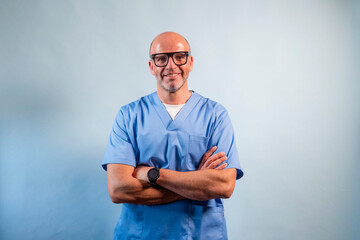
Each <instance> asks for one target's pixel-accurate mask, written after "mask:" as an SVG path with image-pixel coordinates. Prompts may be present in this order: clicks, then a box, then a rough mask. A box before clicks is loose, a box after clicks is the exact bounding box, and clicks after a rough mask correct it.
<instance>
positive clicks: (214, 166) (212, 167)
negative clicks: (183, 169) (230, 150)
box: [207, 156, 227, 169]
mask: <svg viewBox="0 0 360 240" xmlns="http://www.w3.org/2000/svg"><path fill="white" fill-rule="evenodd" d="M226 159H227V157H226V156H223V157H221V158H219V159H217V160H215V161H213V162H212V163H211V164H210V165H209V166H208V167H207V168H209V169H214V168H216V167H217V166H219V164H221V163H223V162H224V161H226Z"/></svg>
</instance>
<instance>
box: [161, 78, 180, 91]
mask: <svg viewBox="0 0 360 240" xmlns="http://www.w3.org/2000/svg"><path fill="white" fill-rule="evenodd" d="M184 84H185V81H182V82H181V83H180V84H163V83H161V87H162V88H163V89H164V90H166V91H168V92H169V93H175V92H177V91H179V90H180V89H181V88H182V87H183V86H184Z"/></svg>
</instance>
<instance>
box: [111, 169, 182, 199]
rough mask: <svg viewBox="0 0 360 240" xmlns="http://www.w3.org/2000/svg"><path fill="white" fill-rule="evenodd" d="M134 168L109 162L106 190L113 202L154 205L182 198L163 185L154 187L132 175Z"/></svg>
mask: <svg viewBox="0 0 360 240" xmlns="http://www.w3.org/2000/svg"><path fill="white" fill-rule="evenodd" d="M133 171H134V168H133V167H131V166H126V165H121V164H110V165H108V169H107V180H108V190H109V194H110V198H111V200H112V201H113V202H114V203H133V204H144V205H156V204H164V203H170V202H174V201H177V200H181V199H184V198H183V197H182V196H180V195H179V194H177V193H174V192H172V191H170V190H168V189H165V188H163V187H160V186H159V187H157V188H154V187H152V186H151V185H149V184H148V183H147V182H145V181H141V180H139V179H136V178H135V177H133V176H132V173H133Z"/></svg>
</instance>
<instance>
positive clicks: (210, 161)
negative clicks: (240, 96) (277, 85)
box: [102, 32, 243, 240]
mask: <svg viewBox="0 0 360 240" xmlns="http://www.w3.org/2000/svg"><path fill="white" fill-rule="evenodd" d="M150 58H151V59H150V60H149V67H150V71H151V73H152V74H153V75H154V76H155V78H156V81H157V91H156V92H154V93H152V94H150V95H148V96H145V97H143V98H141V99H139V100H137V101H135V102H132V103H130V104H128V105H125V106H123V107H121V109H120V111H119V112H118V114H117V116H116V119H115V122H114V124H113V128H112V131H111V134H110V140H109V143H108V145H107V148H106V152H105V156H104V160H103V163H102V164H103V167H104V169H105V170H107V180H108V189H109V194H110V197H111V200H112V201H113V202H114V203H124V204H123V205H122V212H121V216H120V218H119V221H118V223H117V225H116V227H115V231H114V239H156V240H157V239H176V240H179V239H207V240H208V239H227V233H226V225H225V218H224V209H223V204H222V200H221V198H229V197H230V196H231V195H232V192H233V190H234V187H235V181H236V179H239V178H241V177H242V175H243V173H242V170H241V169H240V164H239V159H238V153H237V150H236V146H235V142H234V133H233V129H232V125H231V122H230V119H229V116H228V114H227V112H226V110H225V109H224V107H222V106H221V105H220V104H218V103H216V102H214V101H211V100H209V99H207V98H204V97H202V96H201V95H199V94H198V93H196V92H193V91H189V89H188V77H189V73H190V72H191V70H192V67H193V56H191V53H190V46H189V44H188V42H187V40H186V39H185V38H184V37H182V36H181V35H179V34H177V33H174V32H165V33H162V34H160V35H158V36H157V37H156V38H155V39H154V40H153V42H152V44H151V46H150Z"/></svg>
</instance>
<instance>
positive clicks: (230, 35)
mask: <svg viewBox="0 0 360 240" xmlns="http://www.w3.org/2000/svg"><path fill="white" fill-rule="evenodd" d="M359 13H360V8H359V1H325V0H324V1H299V0H295V1H214V0H212V1H209V0H207V1H160V0H156V1H155V0H152V1H145V0H143V1H109V0H105V1H5V0H0V81H1V82H0V108H1V109H0V110H1V111H0V114H1V115H0V117H1V118H0V144H1V145H0V163H1V165H0V174H1V175H0V238H1V239H111V236H112V231H113V228H114V226H115V223H116V221H117V218H118V216H119V213H120V211H121V205H115V204H112V203H111V201H110V199H109V197H108V193H107V187H106V173H105V171H103V170H102V169H101V167H100V163H101V160H102V157H103V153H104V149H105V146H106V143H107V140H108V136H109V132H110V128H111V124H112V122H113V120H114V117H115V114H116V112H117V110H118V109H119V107H120V106H122V105H124V104H126V103H128V102H130V101H133V100H136V99H138V98H139V97H141V96H143V95H146V94H148V93H151V92H153V91H155V90H156V89H155V79H154V78H153V76H152V75H151V74H150V71H149V69H148V63H147V61H148V48H149V44H150V42H151V40H152V39H153V38H154V37H155V36H156V35H157V34H158V33H160V32H163V31H168V30H171V31H176V32H179V33H181V34H183V35H184V36H185V37H187V39H188V40H189V42H190V44H191V47H192V54H193V56H194V69H193V72H192V73H191V75H190V78H189V84H190V88H191V89H194V90H195V91H197V92H199V93H200V94H202V95H204V96H207V97H210V98H212V99H214V100H216V101H219V102H220V103H222V104H223V105H224V106H225V107H226V108H227V109H228V111H229V113H230V116H231V118H232V122H233V125H234V128H235V131H236V141H237V146H238V149H239V152H240V156H241V162H242V165H243V168H244V172H245V176H244V178H243V179H241V180H240V181H238V182H237V186H236V189H235V192H234V194H233V196H232V198H231V199H229V200H226V201H225V207H226V212H225V214H226V217H227V222H228V231H229V238H230V239H245V240H253V239H255V240H257V239H261V240H262V239H274V240H281V239H317V240H321V239H324V240H325V239H326V240H329V239H359V238H360V232H359V223H360V210H359V200H360V188H359V180H360V179H359V177H358V176H359V174H358V169H359V157H360V152H359V142H360V141H359V140H360V139H359V137H360V135H359V122H360V121H359V120H360V108H359V102H360V101H359V100H360V99H359V90H360V84H359V76H360V73H359V66H360V64H359V40H360V39H359V37H360V34H359V29H360V28H359V27H360V26H359V22H360V19H359V18H360V17H359Z"/></svg>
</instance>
